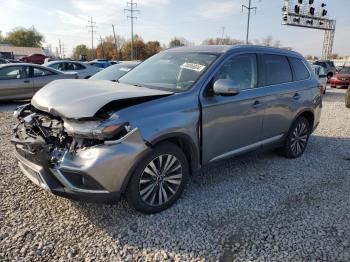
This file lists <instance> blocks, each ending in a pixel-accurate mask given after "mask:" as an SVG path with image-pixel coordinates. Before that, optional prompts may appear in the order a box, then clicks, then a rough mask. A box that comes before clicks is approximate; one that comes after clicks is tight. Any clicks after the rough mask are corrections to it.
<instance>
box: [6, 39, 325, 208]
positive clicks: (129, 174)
mask: <svg viewBox="0 0 350 262" xmlns="http://www.w3.org/2000/svg"><path fill="white" fill-rule="evenodd" d="M321 108H322V94H321V90H320V84H319V81H318V79H317V77H316V75H315V74H314V73H312V69H311V67H310V65H309V64H308V63H307V61H306V60H305V59H304V58H303V57H302V56H301V55H300V54H298V53H296V52H291V51H288V50H283V49H276V48H267V47H259V46H250V45H244V46H239V45H237V46H233V47H232V46H194V47H179V48H173V49H168V50H166V51H163V52H160V53H158V54H156V55H154V56H153V57H151V58H149V59H147V60H146V61H144V62H142V63H141V64H140V65H139V66H137V67H135V68H134V69H133V70H131V71H130V72H128V73H127V74H125V75H124V76H123V77H121V78H120V79H119V81H118V82H111V81H99V80H74V81H71V80H61V81H56V82H55V83H54V84H50V85H48V86H46V87H44V88H43V89H41V90H39V91H38V92H37V93H36V94H35V96H34V97H33V99H32V100H31V104H27V105H24V106H22V107H20V108H18V109H17V111H16V112H15V114H14V115H15V117H16V118H17V121H18V125H17V126H16V128H15V129H14V138H13V139H12V143H13V144H14V145H15V149H16V157H17V159H18V160H19V165H20V167H21V170H22V172H23V173H24V174H25V175H27V176H28V177H29V178H30V179H31V180H32V181H33V182H34V183H36V184H37V185H38V186H40V187H42V188H44V189H46V190H48V191H50V192H52V193H54V194H56V195H60V196H64V197H69V198H73V199H80V200H88V201H103V202H107V201H113V200H114V201H115V200H117V199H119V198H120V196H121V195H124V194H125V195H126V198H127V200H128V202H129V204H130V205H131V206H133V207H134V208H135V209H137V210H139V211H141V212H144V213H154V212H159V211H161V210H164V209H166V208H168V207H170V206H171V205H172V204H173V203H175V201H176V200H177V199H178V198H179V197H180V195H181V193H182V191H183V190H184V188H185V185H186V182H187V180H188V179H189V178H190V177H189V175H190V174H191V173H194V172H196V171H197V170H198V169H199V168H201V167H202V166H204V165H207V164H209V163H212V162H216V161H219V160H222V159H226V158H230V157H234V156H237V155H241V154H244V153H247V152H250V151H254V150H266V149H271V148H279V149H280V152H282V153H283V154H284V155H285V156H286V157H288V158H297V157H300V156H301V155H302V154H303V153H304V151H305V149H306V147H307V144H308V140H309V137H310V135H311V133H312V132H313V130H314V129H315V128H316V127H317V126H318V124H319V121H320V114H321ZM209 193H210V192H209Z"/></svg>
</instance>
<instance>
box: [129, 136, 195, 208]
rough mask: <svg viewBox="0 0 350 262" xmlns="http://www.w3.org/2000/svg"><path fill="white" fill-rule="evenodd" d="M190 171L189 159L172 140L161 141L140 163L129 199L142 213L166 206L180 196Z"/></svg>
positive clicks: (131, 186)
mask: <svg viewBox="0 0 350 262" xmlns="http://www.w3.org/2000/svg"><path fill="white" fill-rule="evenodd" d="M188 174H189V166H188V161H187V159H186V156H185V154H184V153H183V152H182V150H181V149H180V148H179V147H177V146H176V145H175V144H173V143H161V144H159V145H157V146H156V147H155V148H153V150H152V151H150V152H149V153H148V154H147V155H146V156H145V157H144V158H143V159H142V160H141V161H140V162H139V163H138V165H137V167H136V170H135V172H134V174H133V176H132V177H131V179H130V181H129V184H128V187H127V190H126V199H127V201H128V203H129V204H130V205H131V206H132V207H134V208H135V209H136V210H138V211H140V212H142V213H156V212H160V211H162V210H164V209H167V208H168V207H170V206H171V205H172V204H174V203H175V201H176V200H177V199H178V198H179V197H180V195H181V193H182V191H183V190H184V187H185V185H186V181H187V178H188Z"/></svg>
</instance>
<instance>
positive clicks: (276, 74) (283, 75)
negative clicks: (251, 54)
mask: <svg viewBox="0 0 350 262" xmlns="http://www.w3.org/2000/svg"><path fill="white" fill-rule="evenodd" d="M263 66H264V68H265V79H266V85H268V86H269V85H277V84H283V83H288V82H291V81H292V79H293V75H292V70H291V68H290V65H289V62H288V59H287V57H285V56H281V55H264V56H263Z"/></svg>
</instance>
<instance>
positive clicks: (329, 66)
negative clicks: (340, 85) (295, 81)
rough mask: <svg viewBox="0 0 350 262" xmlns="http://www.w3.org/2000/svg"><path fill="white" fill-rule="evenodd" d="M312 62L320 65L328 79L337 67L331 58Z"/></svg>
mask: <svg viewBox="0 0 350 262" xmlns="http://www.w3.org/2000/svg"><path fill="white" fill-rule="evenodd" d="M313 64H314V65H319V66H322V67H323V68H324V70H325V73H326V76H327V78H328V79H331V77H332V76H333V75H334V74H335V73H336V72H337V68H336V67H335V64H334V62H333V61H331V60H318V61H315V62H314V63H313Z"/></svg>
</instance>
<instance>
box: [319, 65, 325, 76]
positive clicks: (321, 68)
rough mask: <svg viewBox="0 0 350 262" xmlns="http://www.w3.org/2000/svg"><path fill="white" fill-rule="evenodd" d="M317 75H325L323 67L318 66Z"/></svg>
mask: <svg viewBox="0 0 350 262" xmlns="http://www.w3.org/2000/svg"><path fill="white" fill-rule="evenodd" d="M318 75H319V76H322V77H326V72H325V71H324V68H323V67H320V69H319V72H318Z"/></svg>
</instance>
